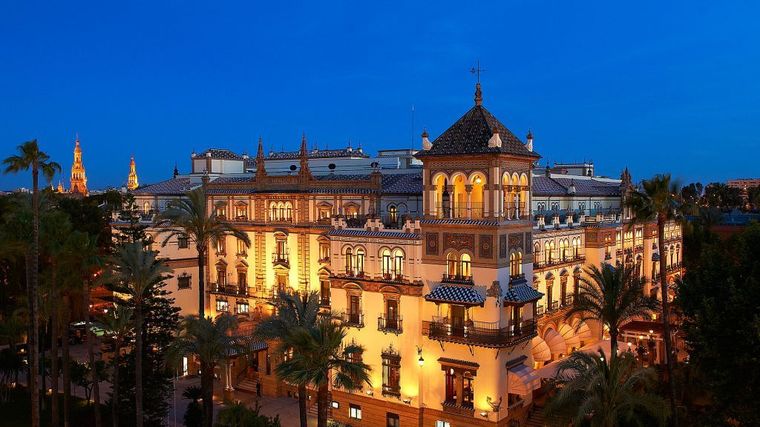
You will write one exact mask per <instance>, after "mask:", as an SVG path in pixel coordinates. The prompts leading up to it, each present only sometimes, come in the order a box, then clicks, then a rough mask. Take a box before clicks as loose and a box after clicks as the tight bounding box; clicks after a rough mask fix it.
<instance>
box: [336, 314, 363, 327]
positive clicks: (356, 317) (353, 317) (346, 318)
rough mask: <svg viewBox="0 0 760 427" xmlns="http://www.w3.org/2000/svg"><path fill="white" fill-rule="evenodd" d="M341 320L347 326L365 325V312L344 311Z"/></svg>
mask: <svg viewBox="0 0 760 427" xmlns="http://www.w3.org/2000/svg"><path fill="white" fill-rule="evenodd" d="M341 320H342V321H343V324H345V325H346V326H351V327H354V328H363V327H364V313H343V315H342V316H341Z"/></svg>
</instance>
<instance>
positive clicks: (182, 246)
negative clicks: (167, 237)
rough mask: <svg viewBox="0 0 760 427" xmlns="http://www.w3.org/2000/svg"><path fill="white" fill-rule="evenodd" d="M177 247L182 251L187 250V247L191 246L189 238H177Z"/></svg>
mask: <svg viewBox="0 0 760 427" xmlns="http://www.w3.org/2000/svg"><path fill="white" fill-rule="evenodd" d="M177 246H179V248H180V249H187V247H188V246H189V245H188V244H187V237H179V238H177Z"/></svg>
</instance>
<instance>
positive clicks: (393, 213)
mask: <svg viewBox="0 0 760 427" xmlns="http://www.w3.org/2000/svg"><path fill="white" fill-rule="evenodd" d="M388 221H389V222H391V223H393V224H395V223H397V222H398V208H397V207H396V205H390V206H388Z"/></svg>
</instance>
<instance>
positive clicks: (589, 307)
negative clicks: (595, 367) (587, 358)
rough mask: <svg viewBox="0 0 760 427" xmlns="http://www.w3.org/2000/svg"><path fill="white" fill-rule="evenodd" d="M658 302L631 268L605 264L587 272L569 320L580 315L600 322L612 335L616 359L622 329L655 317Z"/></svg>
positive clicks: (582, 278)
mask: <svg viewBox="0 0 760 427" xmlns="http://www.w3.org/2000/svg"><path fill="white" fill-rule="evenodd" d="M657 306H658V304H657V300H656V299H655V298H651V297H648V296H644V283H643V282H642V281H641V280H639V278H638V277H637V276H636V274H635V270H634V269H633V268H631V267H624V266H618V267H613V266H611V265H609V264H602V268H601V269H600V268H599V267H597V266H595V265H592V266H591V267H589V268H587V269H586V274H585V275H583V276H581V278H580V283H579V284H578V299H577V301H576V302H575V304H573V306H572V307H570V309H569V310H568V311H567V313H565V318H566V319H569V318H570V317H572V316H574V315H576V314H579V315H580V317H581V320H582V321H588V320H598V321H601V322H602V324H603V325H605V326H607V328H608V329H609V332H610V346H611V349H612V351H611V352H612V357H615V356H616V355H617V338H618V335H619V331H620V327H621V326H623V325H624V324H625V323H627V322H628V321H630V320H632V319H633V318H635V317H637V316H645V315H647V314H651V312H652V311H653V310H655V309H656V308H657Z"/></svg>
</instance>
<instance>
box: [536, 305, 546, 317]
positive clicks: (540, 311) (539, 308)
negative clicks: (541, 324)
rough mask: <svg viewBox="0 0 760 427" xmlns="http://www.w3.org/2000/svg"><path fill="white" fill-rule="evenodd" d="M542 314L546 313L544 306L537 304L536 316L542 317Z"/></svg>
mask: <svg viewBox="0 0 760 427" xmlns="http://www.w3.org/2000/svg"><path fill="white" fill-rule="evenodd" d="M544 314H546V307H544V306H543V305H537V306H536V317H542V316H543V315H544Z"/></svg>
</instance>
